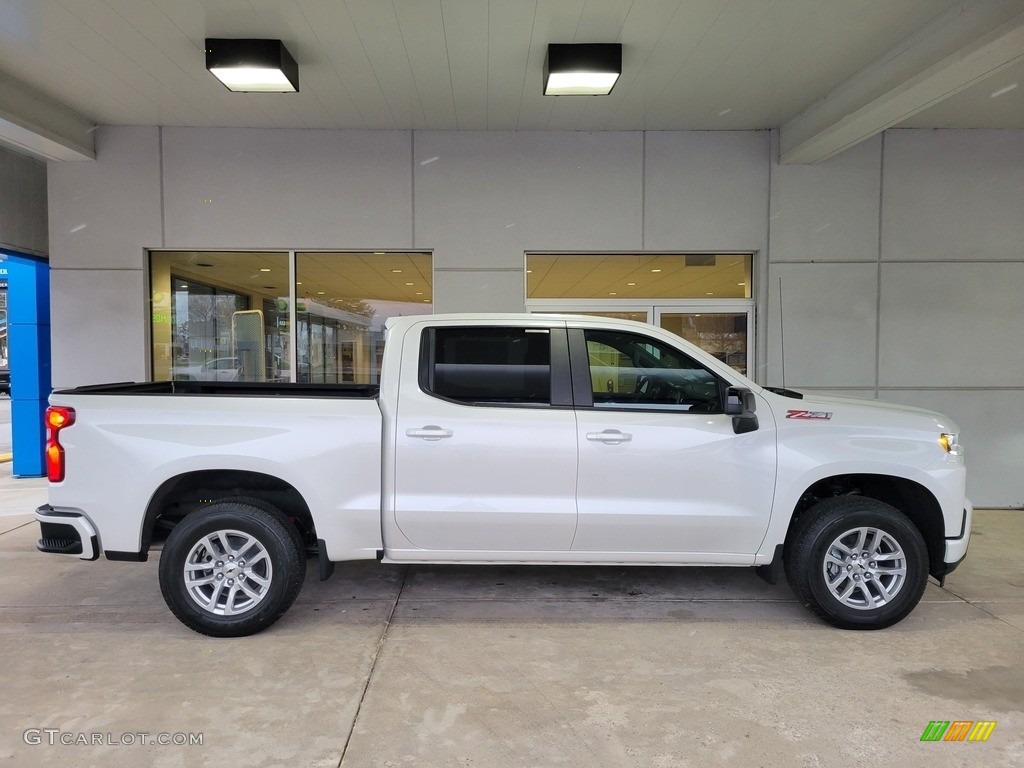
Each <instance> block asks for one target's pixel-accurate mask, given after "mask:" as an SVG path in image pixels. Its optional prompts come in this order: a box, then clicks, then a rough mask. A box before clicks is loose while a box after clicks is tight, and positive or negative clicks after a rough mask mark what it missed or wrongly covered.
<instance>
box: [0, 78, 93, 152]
mask: <svg viewBox="0 0 1024 768" xmlns="http://www.w3.org/2000/svg"><path fill="white" fill-rule="evenodd" d="M95 128H96V126H95V124H94V123H93V122H92V121H91V120H89V119H87V118H85V117H82V116H81V115H80V114H78V113H77V112H75V111H73V110H71V109H69V108H68V107H65V106H64V105H63V104H59V103H58V102H56V101H53V100H52V99H49V98H47V97H46V96H43V95H42V94H39V93H37V92H34V91H33V90H32V89H31V88H29V87H28V86H27V85H25V84H24V83H21V82H20V81H18V80H15V79H14V78H12V77H9V76H8V75H5V74H4V73H3V72H0V143H3V144H6V145H8V146H10V147H13V148H14V149H17V150H19V151H21V152H26V153H28V154H30V155H35V156H36V157H40V158H43V159H44V160H94V159H95V158H96V145H95V142H94V140H93V132H94V130H95Z"/></svg>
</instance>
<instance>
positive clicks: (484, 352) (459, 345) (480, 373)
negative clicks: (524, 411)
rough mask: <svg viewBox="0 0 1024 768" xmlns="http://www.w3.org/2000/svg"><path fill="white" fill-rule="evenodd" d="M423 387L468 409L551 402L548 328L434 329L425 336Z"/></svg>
mask: <svg viewBox="0 0 1024 768" xmlns="http://www.w3.org/2000/svg"><path fill="white" fill-rule="evenodd" d="M424 344H425V347H426V348H425V349H424V352H425V353H426V357H427V360H426V365H425V366H424V369H425V372H426V374H427V375H426V380H425V381H422V382H421V383H422V384H423V388H424V389H425V390H427V391H428V392H431V393H432V394H435V395H437V396H439V397H443V398H445V399H447V400H455V401H457V402H461V403H470V404H480V405H485V404H500V403H510V404H533V405H547V404H550V402H551V339H550V334H549V332H548V331H547V330H546V329H539V328H538V329H533V328H494V327H485V328H465V327H459V328H434V329H432V331H431V332H430V333H429V334H426V335H425V336H424Z"/></svg>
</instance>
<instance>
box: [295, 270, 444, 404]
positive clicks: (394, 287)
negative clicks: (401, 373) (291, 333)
mask: <svg viewBox="0 0 1024 768" xmlns="http://www.w3.org/2000/svg"><path fill="white" fill-rule="evenodd" d="M295 295H296V297H297V298H296V307H295V322H296V340H295V343H296V352H297V357H296V360H297V363H296V364H297V379H298V381H303V382H307V381H308V382H326V383H346V382H348V383H354V384H378V383H380V361H381V356H382V354H383V350H384V323H385V322H386V321H387V320H388V318H390V317H395V316H399V315H424V314H427V315H429V314H430V313H431V312H432V311H433V303H432V302H433V273H432V268H431V257H430V254H426V253H297V254H296V257H295Z"/></svg>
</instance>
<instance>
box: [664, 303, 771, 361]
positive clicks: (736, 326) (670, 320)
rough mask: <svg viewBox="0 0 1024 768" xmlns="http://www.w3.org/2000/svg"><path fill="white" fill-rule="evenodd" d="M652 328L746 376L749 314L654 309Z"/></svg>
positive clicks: (710, 309) (742, 311)
mask: <svg viewBox="0 0 1024 768" xmlns="http://www.w3.org/2000/svg"><path fill="white" fill-rule="evenodd" d="M654 315H655V320H654V322H655V325H658V326H660V327H662V328H664V329H665V330H666V331H671V332H672V333H674V334H676V335H677V336H681V337H682V338H684V339H686V340H687V341H689V342H690V343H691V344H695V345H696V346H698V347H700V348H701V349H703V350H704V351H705V352H708V353H710V354H712V355H714V356H715V357H717V358H718V359H719V360H721V361H722V362H723V363H725V364H726V365H729V366H731V367H732V368H734V369H735V370H737V371H739V372H740V373H742V374H743V375H744V376H746V375H747V370H748V367H747V366H748V363H749V362H750V361H751V360H752V359H753V356H752V354H751V352H752V350H751V341H752V339H753V333H752V331H753V329H752V327H751V325H752V320H753V317H752V315H753V311H752V310H751V309H747V308H744V309H736V310H723V308H721V307H715V306H708V307H699V308H698V307H687V308H686V309H685V311H684V310H681V309H680V308H678V307H655V308H654Z"/></svg>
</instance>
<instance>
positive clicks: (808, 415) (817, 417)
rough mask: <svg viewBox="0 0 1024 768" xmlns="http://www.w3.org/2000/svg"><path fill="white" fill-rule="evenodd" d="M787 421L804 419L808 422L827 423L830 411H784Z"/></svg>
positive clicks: (830, 415) (830, 414)
mask: <svg viewBox="0 0 1024 768" xmlns="http://www.w3.org/2000/svg"><path fill="white" fill-rule="evenodd" d="M786 418H787V419H805V420H809V421H828V420H829V419H831V418H832V411H786Z"/></svg>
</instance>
